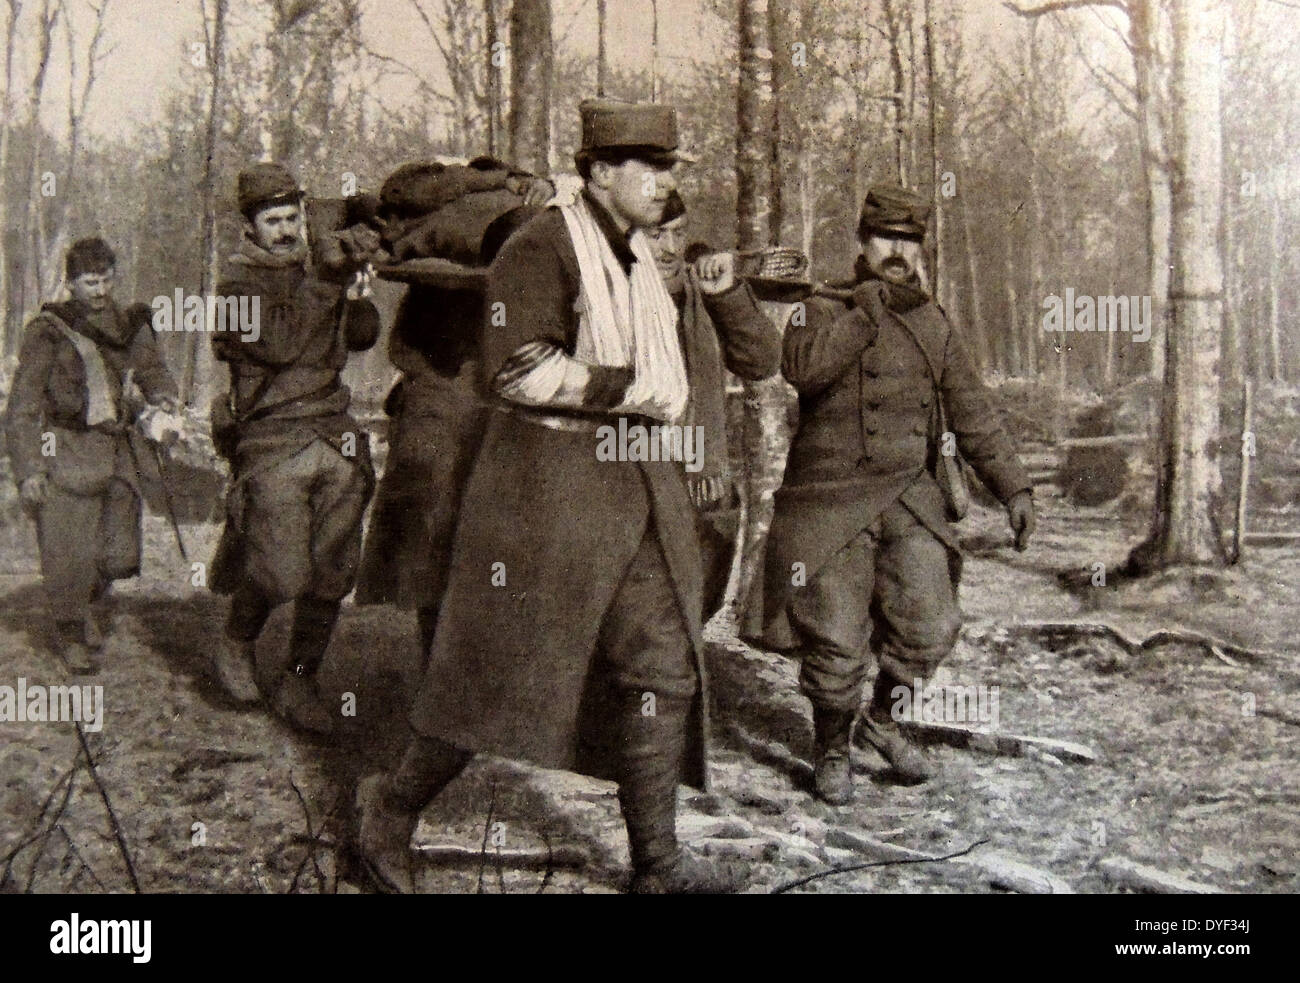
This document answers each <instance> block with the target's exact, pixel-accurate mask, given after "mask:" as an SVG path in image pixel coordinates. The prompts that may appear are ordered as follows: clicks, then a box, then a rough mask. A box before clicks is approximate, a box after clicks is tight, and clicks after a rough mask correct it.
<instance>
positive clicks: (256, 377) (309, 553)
mask: <svg viewBox="0 0 1300 983" xmlns="http://www.w3.org/2000/svg"><path fill="white" fill-rule="evenodd" d="M238 191H239V209H240V212H242V214H243V216H244V218H245V220H246V222H247V225H246V229H245V232H244V237H243V239H242V240H241V241H240V244H239V250H238V252H236V253H235V254H234V255H233V256H231V257H230V259H229V261H228V263H227V266H226V270H225V273H224V276H223V279H222V282H221V283H220V285H219V286H218V288H217V292H218V293H219V294H220V295H221V296H222V297H224V298H231V297H247V298H250V300H251V299H252V298H257V299H258V301H259V310H260V317H261V323H260V325H259V330H258V331H256V332H252V331H248V332H244V331H240V332H225V331H218V332H216V333H214V334H213V339H212V345H213V349H214V351H215V353H216V356H217V358H219V359H221V360H222V361H224V362H226V363H227V364H228V365H229V366H230V394H229V398H228V401H224V400H223V401H221V402H219V403H218V405H217V406H216V407H214V419H213V431H214V434H220V435H222V440H221V442H222V444H223V445H224V453H226V454H227V456H229V458H230V460H231V464H232V471H233V474H234V480H233V482H232V487H231V490H230V492H229V494H228V496H227V510H228V516H227V520H226V527H225V530H224V532H223V534H222V540H221V544H220V545H219V547H218V550H217V557H216V559H215V560H214V561H213V570H212V578H211V583H212V587H213V589H214V590H216V591H218V592H220V593H226V594H231V595H232V597H231V603H230V616H229V619H228V620H227V623H226V636H225V638H224V640H223V644H221V645H220V646H218V648H217V651H216V654H215V656H214V670H215V673H216V677H217V679H218V680H219V681H220V682H221V685H222V686H223V687H224V688H225V690H226V692H227V693H228V694H229V695H230V696H231V697H232V698H233V699H234V700H236V701H237V702H239V703H251V702H254V701H256V700H257V699H258V698H259V696H260V690H259V688H258V685H257V681H256V676H255V674H254V668H255V664H254V648H255V645H256V642H257V637H258V635H259V634H260V633H261V631H262V628H263V627H264V626H265V624H266V621H267V618H268V617H269V615H270V613H271V611H272V609H273V608H275V607H276V606H277V605H280V604H285V603H289V602H293V603H294V613H293V629H292V634H291V636H290V641H289V666H288V671H287V672H285V673H283V674H282V675H281V676H280V678H279V679H278V680H277V681H276V685H275V687H274V691H273V693H272V694H271V695H272V698H273V700H272V706H273V709H274V710H275V712H276V713H277V714H279V715H280V716H281V717H282V718H283V719H284V720H286V721H287V722H288V723H290V724H291V725H292V726H294V727H297V728H299V729H302V730H306V731H310V732H312V733H316V734H328V733H330V732H331V731H332V730H333V726H334V722H335V719H336V716H337V713H336V712H334V711H333V710H332V709H331V708H330V707H328V706H327V705H326V704H325V703H324V702H323V701H322V697H321V694H320V692H319V689H318V688H317V684H316V671H317V669H318V668H319V667H320V664H321V661H322V659H323V658H324V656H325V649H326V647H327V646H328V644H329V639H330V635H331V633H332V632H333V629H334V623H335V621H336V620H337V618H338V612H339V604H340V602H341V601H342V599H343V597H344V596H345V595H346V594H347V593H348V591H350V590H351V589H352V583H353V580H354V578H355V576H356V568H357V559H358V555H359V553H360V543H361V517H362V514H363V513H364V511H365V507H366V502H367V501H368V500H369V498H370V494H371V491H372V490H373V487H374V471H373V469H372V467H371V463H370V445H369V442H368V440H367V437H366V434H365V432H364V431H363V430H362V429H361V428H360V427H359V426H358V425H357V423H356V421H355V420H354V419H353V418H352V416H351V415H350V414H349V412H348V407H349V403H350V401H351V393H350V392H349V390H348V388H347V386H345V385H343V383H342V381H341V380H340V378H339V374H340V372H341V371H342V369H343V367H344V365H346V364H347V359H348V355H349V353H351V352H358V351H364V350H365V349H367V348H370V347H371V346H372V345H373V344H374V343H375V340H376V338H377V337H378V336H379V313H378V311H376V310H375V306H374V304H372V303H371V302H370V301H369V300H368V299H366V296H367V295H368V293H369V284H368V282H367V281H366V278H365V276H364V274H358V275H357V279H356V280H355V281H354V282H353V283H352V285H350V286H348V287H347V288H344V287H340V286H337V285H335V284H332V283H328V282H326V281H324V280H321V279H318V278H316V277H314V276H311V275H310V274H308V272H307V270H306V267H305V261H306V256H307V249H306V243H305V242H304V240H303V238H302V221H303V216H302V209H301V201H302V197H303V192H302V191H301V190H300V189H299V187H298V183H297V181H296V180H294V178H293V176H292V175H290V174H289V173H288V171H286V170H285V169H284V168H283V167H280V166H279V165H278V164H271V163H264V164H258V165H256V166H254V167H252V168H250V169H249V170H246V171H244V172H242V173H241V174H240V175H239V188H238ZM250 309H251V303H250Z"/></svg>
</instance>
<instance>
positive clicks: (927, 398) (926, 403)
mask: <svg viewBox="0 0 1300 983" xmlns="http://www.w3.org/2000/svg"><path fill="white" fill-rule="evenodd" d="M921 405H922V406H929V405H930V394H929V393H926V394H925V395H924V396H922V397H921Z"/></svg>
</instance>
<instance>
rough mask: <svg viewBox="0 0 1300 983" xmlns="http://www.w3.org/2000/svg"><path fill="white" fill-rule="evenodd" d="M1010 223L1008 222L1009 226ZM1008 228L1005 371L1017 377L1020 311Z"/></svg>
mask: <svg viewBox="0 0 1300 983" xmlns="http://www.w3.org/2000/svg"><path fill="white" fill-rule="evenodd" d="M1010 224H1011V223H1008V225H1009V226H1010ZM1010 231H1011V230H1010V229H1008V234H1007V236H1006V237H1005V238H1004V239H1003V240H1002V242H1003V245H1004V246H1005V251H1004V253H1003V255H1004V256H1005V258H1006V268H1007V269H1006V283H1007V372H1008V374H1010V375H1012V376H1014V377H1019V376H1023V375H1024V374H1025V364H1024V360H1023V359H1022V358H1021V357H1020V311H1019V309H1018V308H1019V303H1018V300H1019V298H1018V297H1017V296H1016V276H1017V275H1018V273H1019V271H1018V270H1017V269H1016V263H1015V257H1014V255H1013V252H1012V245H1013V243H1014V242H1015V237H1014V236H1012V235H1011V234H1010Z"/></svg>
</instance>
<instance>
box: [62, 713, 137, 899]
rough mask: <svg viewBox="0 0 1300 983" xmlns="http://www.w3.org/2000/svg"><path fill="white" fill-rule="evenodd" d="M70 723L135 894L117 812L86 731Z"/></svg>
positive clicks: (128, 858)
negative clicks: (92, 753) (96, 762)
mask: <svg viewBox="0 0 1300 983" xmlns="http://www.w3.org/2000/svg"><path fill="white" fill-rule="evenodd" d="M72 725H73V726H74V727H76V728H77V740H78V741H80V742H81V750H82V753H83V754H85V756H86V767H87V768H89V769H90V777H91V778H92V779H93V780H94V782H95V788H97V789H98V790H99V797H100V799H102V800H103V803H104V809H105V811H107V813H108V821H109V823H110V824H111V825H112V827H113V838H114V839H115V840H116V841H117V848H118V850H119V851H120V852H121V854H122V860H123V862H124V863H125V864H126V876H127V877H128V878H129V879H130V881H131V889H132V890H133V891H135V893H136V894H139V893H140V880H139V878H138V877H136V874H135V864H134V863H133V862H132V861H131V851H130V850H129V849H128V848H127V845H126V839H125V838H124V837H123V836H122V826H121V824H120V823H119V822H118V821H117V813H116V812H114V811H113V803H112V802H111V801H109V798H108V789H106V788H105V787H104V783H103V781H101V780H100V777H99V769H97V768H96V767H95V759H94V758H93V757H92V756H91V753H90V745H89V744H88V743H87V742H86V732H85V731H83V730H82V729H81V722H80V721H77V720H74V721H73V722H72Z"/></svg>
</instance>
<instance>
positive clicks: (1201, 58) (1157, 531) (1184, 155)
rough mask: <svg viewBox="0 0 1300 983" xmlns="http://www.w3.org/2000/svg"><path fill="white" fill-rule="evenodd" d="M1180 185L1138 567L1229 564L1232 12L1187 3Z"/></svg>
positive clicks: (1175, 98) (1176, 129) (1177, 28)
mask: <svg viewBox="0 0 1300 983" xmlns="http://www.w3.org/2000/svg"><path fill="white" fill-rule="evenodd" d="M1171 16H1172V19H1173V39H1174V59H1173V75H1172V79H1171V86H1170V88H1171V95H1172V110H1173V113H1172V121H1173V126H1172V132H1171V137H1172V146H1173V148H1174V150H1175V154H1174V156H1173V163H1174V166H1175V168H1176V177H1175V180H1174V182H1173V199H1172V202H1173V212H1172V214H1173V240H1172V245H1173V252H1172V259H1173V267H1174V272H1173V281H1172V284H1171V289H1170V293H1169V299H1170V308H1171V314H1172V317H1171V319H1170V325H1169V332H1168V335H1167V339H1166V343H1167V349H1166V359H1167V361H1166V367H1167V376H1166V380H1165V386H1164V391H1163V393H1164V398H1163V401H1162V404H1163V405H1162V408H1161V409H1162V411H1161V418H1160V470H1159V473H1158V481H1157V487H1156V510H1155V517H1154V521H1153V524H1152V536H1151V539H1150V540H1148V541H1147V542H1146V543H1144V544H1143V545H1142V546H1140V547H1138V549H1137V550H1136V551H1134V554H1133V558H1132V559H1133V561H1134V565H1135V566H1136V567H1137V568H1139V569H1150V568H1165V567H1171V566H1176V565H1182V564H1202V565H1212V566H1224V565H1225V564H1226V562H1227V558H1226V556H1225V554H1224V549H1223V544H1222V542H1221V540H1220V536H1219V527H1218V521H1217V516H1216V514H1215V509H1216V506H1217V503H1218V497H1219V491H1220V483H1221V476H1220V473H1219V462H1218V458H1217V456H1216V451H1217V443H1218V438H1219V380H1218V375H1217V370H1218V358H1219V340H1220V333H1221V331H1222V325H1223V264H1222V260H1221V258H1220V256H1219V242H1220V234H1221V231H1222V213H1221V198H1222V188H1221V185H1220V181H1221V178H1222V173H1223V150H1222V143H1221V138H1222V134H1221V131H1220V112H1219V106H1220V98H1221V82H1220V72H1221V70H1222V66H1221V58H1222V48H1223V34H1224V17H1225V14H1224V10H1223V8H1222V7H1221V6H1220V5H1219V4H1218V3H1217V2H1216V0H1182V2H1180V3H1177V4H1175V5H1174V6H1173V8H1172V10H1171Z"/></svg>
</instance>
